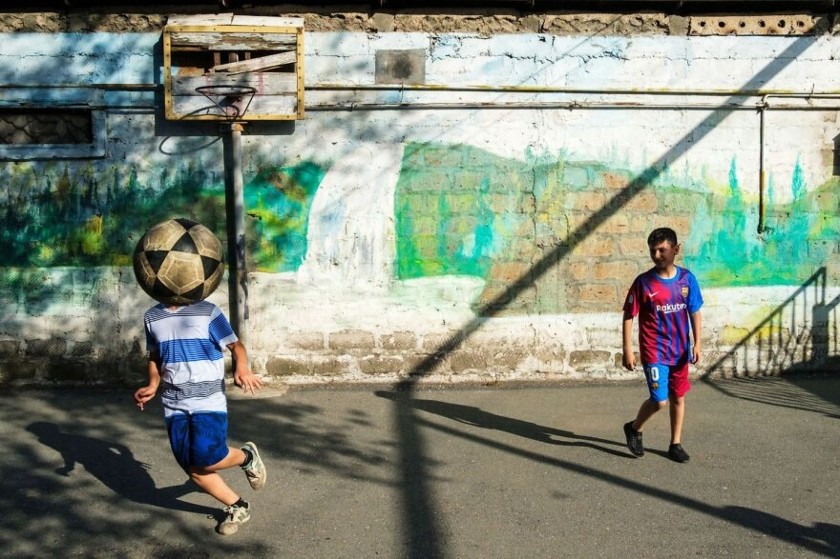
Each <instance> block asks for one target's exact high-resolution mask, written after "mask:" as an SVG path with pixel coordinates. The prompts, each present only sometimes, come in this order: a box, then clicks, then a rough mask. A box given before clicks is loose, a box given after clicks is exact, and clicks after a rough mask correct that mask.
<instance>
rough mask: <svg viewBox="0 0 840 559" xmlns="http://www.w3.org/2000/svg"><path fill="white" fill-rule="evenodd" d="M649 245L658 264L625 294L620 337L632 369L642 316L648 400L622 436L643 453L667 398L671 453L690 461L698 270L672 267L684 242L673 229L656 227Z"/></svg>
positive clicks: (642, 353) (699, 298) (641, 340)
mask: <svg viewBox="0 0 840 559" xmlns="http://www.w3.org/2000/svg"><path fill="white" fill-rule="evenodd" d="M647 243H648V248H649V249H650V258H651V260H653V264H654V266H653V268H651V269H650V270H648V271H647V272H645V273H643V274H641V275H639V276H638V277H637V278H636V280H635V281H634V282H633V285H632V286H630V290H629V291H628V292H627V298H626V299H625V301H624V320H623V325H622V337H623V341H624V351H623V353H624V357H623V363H624V367H625V368H626V369H628V370H630V371H632V370H633V369H635V367H636V357H635V356H634V355H633V341H632V334H631V333H632V330H633V318H634V317H635V316H636V315H639V354H640V357H641V360H642V367H643V369H644V372H645V378H646V379H647V385H648V390H649V391H650V398H649V399H647V400H645V401H644V402H643V403H642V405H641V407H640V408H639V413H638V414H636V419H635V420H633V421H630V422H628V423H625V425H624V435H625V437H626V438H627V447H628V448H629V449H630V452H631V453H633V455H635V456H643V455H644V453H645V448H644V445H643V444H642V429H643V428H644V425H645V423H646V422H647V420H648V419H650V418H651V417H653V415H654V414H655V413H656V412H658V411H659V410H660V409H662V408H664V407H665V404H666V401H669V402H670V408H669V411H670V416H671V445H670V447H669V448H668V457H669V458H670V459H671V460H674V461H676V462H687V461H688V459H689V456H688V453H687V452H686V451H685V450H684V449H683V447H682V445H681V437H682V426H683V418H684V417H685V395H686V393H687V392H688V391H689V390H690V388H691V385H690V383H689V380H688V363H689V361H690V362H691V363H697V362H698V361H699V360H700V349H701V342H700V330H701V325H702V320H701V315H700V307H701V306H702V305H703V296H702V295H701V294H700V286H699V285H698V284H697V278H695V277H694V274H692V273H691V272H689V271H688V270H686V269H685V268H680V267H679V266H675V265H674V259H675V258H676V256H677V255H678V254H679V253H680V245H679V244H678V243H677V234H676V233H675V232H674V230H673V229H670V228H668V227H662V228H659V229H654V230H653V231H652V232H651V234H650V235H649V236H648V240H647ZM689 326H690V327H691V334H693V336H694V345H692V344H691V339H690V333H689Z"/></svg>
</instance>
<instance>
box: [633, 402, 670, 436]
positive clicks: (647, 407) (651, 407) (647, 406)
mask: <svg viewBox="0 0 840 559" xmlns="http://www.w3.org/2000/svg"><path fill="white" fill-rule="evenodd" d="M663 407H665V402H654V401H652V400H645V401H644V402H642V405H641V407H640V408H639V413H637V414H636V419H635V421H633V425H632V427H633V429H635V430H636V431H641V430H642V428H643V427H644V425H645V423H646V422H647V420H648V419H650V418H651V417H653V416H654V414H655V413H656V412H658V411H659V410H661V409H662V408H663Z"/></svg>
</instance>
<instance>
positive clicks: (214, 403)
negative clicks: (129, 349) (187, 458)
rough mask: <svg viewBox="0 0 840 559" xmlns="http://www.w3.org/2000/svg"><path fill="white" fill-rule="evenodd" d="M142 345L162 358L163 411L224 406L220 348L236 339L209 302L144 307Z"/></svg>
mask: <svg viewBox="0 0 840 559" xmlns="http://www.w3.org/2000/svg"><path fill="white" fill-rule="evenodd" d="M143 322H144V323H145V328H146V349H147V350H148V351H150V352H151V351H157V352H158V354H159V355H160V359H161V371H160V374H161V385H160V388H161V401H162V403H163V408H164V415H165V416H166V417H169V416H170V415H172V414H175V413H193V412H199V411H211V412H219V411H222V412H224V411H227V400H226V399H225V393H224V390H225V384H224V376H225V362H224V349H225V347H227V346H228V345H230V344H232V343H234V342H236V341H237V339H238V338H237V337H236V334H235V333H234V332H233V328H231V325H230V323H229V322H228V319H227V318H226V317H225V315H224V313H222V310H221V309H220V308H219V307H217V306H216V305H214V304H213V303H208V302H207V301H201V302H199V303H195V304H192V305H187V306H184V307H175V308H172V309H169V308H167V306H166V305H164V304H163V303H161V304H159V305H155V306H154V307H152V308H151V309H149V310H148V311H146V314H145V316H144V317H143Z"/></svg>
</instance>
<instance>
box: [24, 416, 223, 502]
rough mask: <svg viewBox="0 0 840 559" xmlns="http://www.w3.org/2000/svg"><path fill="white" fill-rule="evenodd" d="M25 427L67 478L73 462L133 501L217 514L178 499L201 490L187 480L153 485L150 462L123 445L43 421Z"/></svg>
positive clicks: (73, 466)
mask: <svg viewBox="0 0 840 559" xmlns="http://www.w3.org/2000/svg"><path fill="white" fill-rule="evenodd" d="M26 429H27V431H29V432H30V433H33V434H34V435H36V436H37V437H38V442H40V443H41V444H44V445H46V446H48V447H50V448H52V449H54V450H56V451H57V452H58V453H59V454H61V457H62V459H63V460H64V466H62V467H60V468H57V469H56V470H55V472H56V473H57V474H60V475H63V476H67V477H69V476H70V472H72V471H73V470H74V469H75V467H76V464H81V465H82V466H84V468H85V470H87V471H88V473H90V474H91V475H93V476H94V477H95V478H96V479H98V480H99V481H101V482H102V483H103V484H104V485H105V486H106V487H107V488H109V489H111V490H112V491H114V492H115V493H117V494H118V495H121V496H123V497H125V498H126V499H130V500H131V501H134V502H136V503H141V504H144V505H154V506H157V507H162V508H166V509H172V510H180V511H184V512H194V513H200V514H206V515H209V516H214V517H215V516H216V515H217V514H218V511H217V510H216V509H213V508H210V507H205V506H201V505H195V504H192V503H187V502H184V501H181V500H179V499H180V497H183V496H184V495H187V494H188V493H193V492H197V491H200V490H199V489H198V487H197V486H196V485H194V484H193V483H192V482H191V481H189V480H188V481H186V482H185V483H183V484H182V485H173V486H172V487H164V488H160V489H159V488H157V487H155V482H154V480H153V479H152V476H150V475H149V472H148V471H147V470H148V468H149V465H148V464H144V463H143V462H138V461H137V460H136V459H135V458H134V456H133V455H132V453H131V450H129V449H128V447H126V446H125V445H121V444H118V443H113V442H106V441H101V440H99V439H94V438H91V437H85V436H82V435H72V434H70V433H62V432H61V429H60V428H59V427H58V425H56V424H54V423H48V422H46V421H38V422H35V423H30V424H29V425H28V426H27V427H26Z"/></svg>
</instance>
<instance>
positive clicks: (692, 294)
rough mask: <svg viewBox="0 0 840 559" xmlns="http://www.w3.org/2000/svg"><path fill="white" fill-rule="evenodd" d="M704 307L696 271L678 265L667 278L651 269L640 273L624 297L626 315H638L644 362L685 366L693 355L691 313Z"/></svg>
mask: <svg viewBox="0 0 840 559" xmlns="http://www.w3.org/2000/svg"><path fill="white" fill-rule="evenodd" d="M701 306H703V295H702V294H701V293H700V285H699V284H698V283H697V278H696V277H694V274H692V273H691V272H689V271H688V270H686V269H685V268H680V267H679V266H677V273H676V275H675V276H674V277H673V278H669V279H664V278H660V277H659V276H657V275H656V269H655V268H651V269H650V270H648V271H647V272H645V273H643V274H640V275H639V276H638V277H637V278H636V279H635V281H633V285H631V286H630V290H629V291H628V292H627V298H626V299H625V300H624V312H625V316H627V315H629V316H631V317H636V316H637V315H638V316H639V353H640V355H641V358H642V363H645V364H653V363H656V364H661V365H682V364H683V363H686V362H688V360H689V359H690V357H691V322H690V318H689V317H690V315H691V314H694V313H696V312H697V311H699V310H700V307H701Z"/></svg>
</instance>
